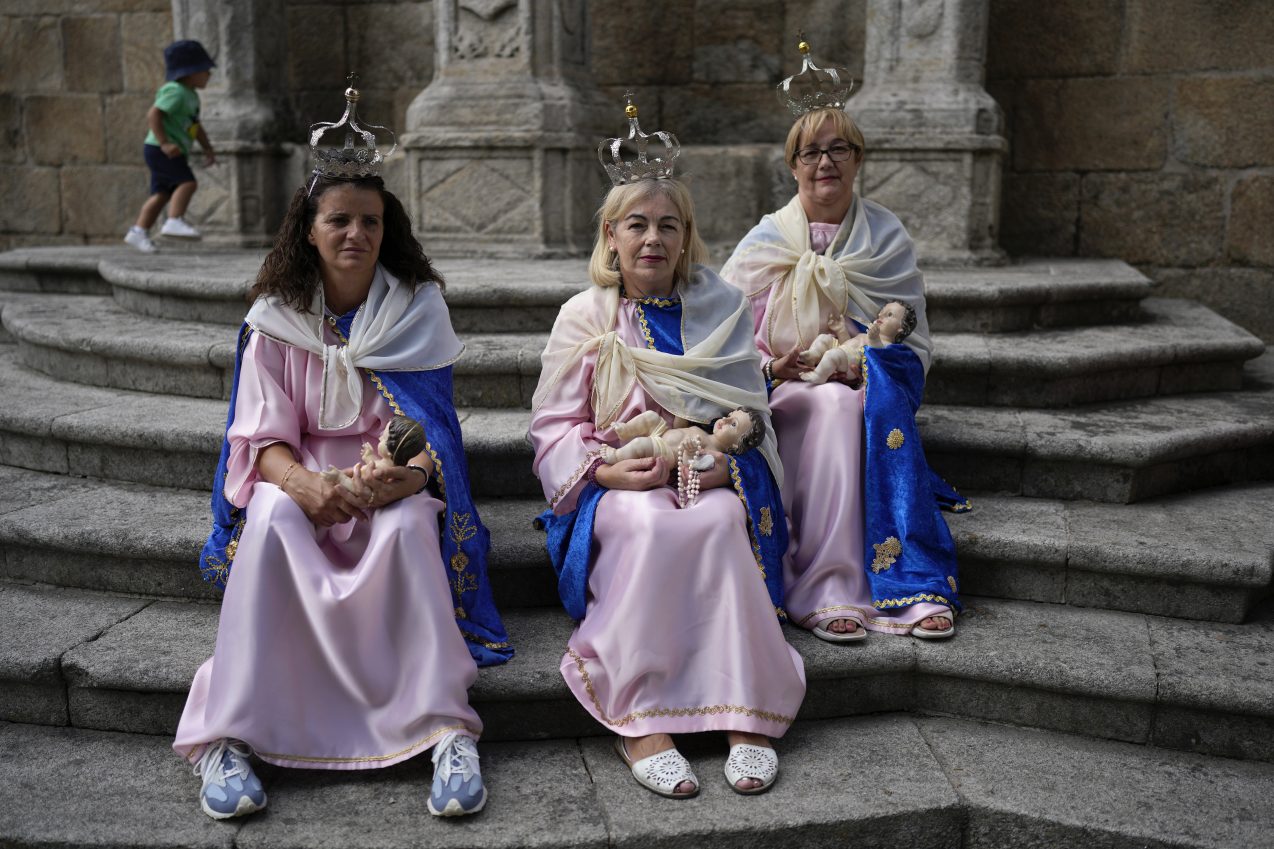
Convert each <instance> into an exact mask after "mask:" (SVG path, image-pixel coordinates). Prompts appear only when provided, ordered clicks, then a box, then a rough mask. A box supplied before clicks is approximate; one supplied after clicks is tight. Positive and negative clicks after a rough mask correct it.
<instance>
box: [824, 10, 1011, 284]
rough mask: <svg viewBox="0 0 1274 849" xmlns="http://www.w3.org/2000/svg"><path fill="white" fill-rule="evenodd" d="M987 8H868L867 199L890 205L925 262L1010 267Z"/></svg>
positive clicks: (860, 117) (856, 108)
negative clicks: (1003, 242)
mask: <svg viewBox="0 0 1274 849" xmlns="http://www.w3.org/2000/svg"><path fill="white" fill-rule="evenodd" d="M988 6H989V0H869V5H868V9H867V49H866V57H865V63H864V70H863V77H864V84H865V85H864V88H863V90H862V92H861V93H860V94H859V95H858V96H857V97H855V98H853V99H852V100H851V101H850V103H849V106H848V109H849V111H850V112H851V113H852V114H853V116H854V119H855V120H856V121H857V122H858V123H859V125H860V126H861V127H862V130H863V134H864V135H865V136H866V138H867V149H868V154H867V159H866V161H865V162H864V163H863V168H862V174H861V178H860V179H861V180H862V187H863V194H864V195H865V196H866V197H869V198H872V199H873V200H876V201H879V202H880V203H882V204H884V205H885V206H887V207H889V208H890V209H891V210H893V211H894V212H895V213H897V215H898V217H899V218H901V219H902V222H903V224H904V225H905V226H906V227H907V230H908V231H909V232H910V233H911V235H912V238H914V239H915V241H916V246H917V249H918V250H919V252H920V255H921V258H922V260H923V261H926V262H928V263H929V264H944V265H971V264H990V263H998V262H1002V261H1003V259H1004V255H1003V253H1002V252H1001V251H1000V250H999V247H998V246H997V241H998V231H999V222H1000V169H1001V161H1002V159H1003V157H1004V154H1005V152H1006V151H1007V150H1008V142H1007V141H1006V140H1005V138H1004V136H1003V135H1002V133H1003V123H1004V119H1003V114H1002V113H1001V111H1000V107H999V106H998V105H997V104H996V102H995V101H994V100H992V99H991V96H990V95H989V94H987V93H986V90H985V89H984V88H983V82H984V81H985V73H986V71H985V66H986V25H987V9H988Z"/></svg>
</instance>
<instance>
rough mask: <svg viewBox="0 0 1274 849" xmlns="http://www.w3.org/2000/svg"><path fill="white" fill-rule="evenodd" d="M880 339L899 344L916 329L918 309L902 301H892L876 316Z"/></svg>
mask: <svg viewBox="0 0 1274 849" xmlns="http://www.w3.org/2000/svg"><path fill="white" fill-rule="evenodd" d="M876 324H878V325H879V326H880V338H881V339H884V340H886V341H888V342H892V343H895V344H897V343H898V342H901V341H902V340H904V339H906V338H907V337H908V336H910V335H911V331H913V330H915V329H916V308H915V307H913V306H911V305H910V304H904V303H903V302H902V301H890V302H889V303H887V304H885V307H884V309H882V310H881V311H880V313H879V314H877V316H876Z"/></svg>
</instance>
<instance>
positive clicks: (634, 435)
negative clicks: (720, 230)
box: [602, 407, 765, 472]
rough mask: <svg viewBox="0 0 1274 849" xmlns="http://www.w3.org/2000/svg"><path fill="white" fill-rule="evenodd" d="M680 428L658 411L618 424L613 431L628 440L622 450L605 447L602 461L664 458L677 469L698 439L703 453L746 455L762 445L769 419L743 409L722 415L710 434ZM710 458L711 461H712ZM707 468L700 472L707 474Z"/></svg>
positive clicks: (683, 424)
mask: <svg viewBox="0 0 1274 849" xmlns="http://www.w3.org/2000/svg"><path fill="white" fill-rule="evenodd" d="M674 424H675V425H677V426H676V427H672V428H670V427H668V424H667V422H665V421H664V420H663V419H662V418H661V417H660V415H659V414H658V413H657V412H655V411H654V410H647V411H646V412H644V413H642V414H641V415H640V416H637V417H636V418H634V419H631V420H629V421H626V422H616V423H615V424H614V425H613V426H612V429H613V430H614V431H615V435H616V436H618V437H619V438H620V439H622V440H624V445H623V446H622V447H620V448H612V447H610V446H609V445H607V446H605V447H604V448H602V462H604V463H618V462H619V461H620V460H636V459H640V458H642V457H663V458H664V459H665V460H666V461H667V462H668V465H669V466H671V467H673V468H675V467H676V464H677V455H678V453H679V452H680V450H681V448H682V447H683V445H688V444H689V443H688V441H689V440H698V442H699V445H698V446H696V447H697V448H699V449H700V450H702V451H703V452H708V451H720V452H721V453H722V454H744V453H746V452H748V451H751V450H752V449H753V448H755V447H756V446H758V445H760V444H761V440H762V439H764V438H765V420H764V419H763V418H761V414H760V413H759V412H757V411H756V410H753V409H751V408H750V407H739V408H738V409H737V410H732V411H731V412H730V413H729V415H725V416H722V417H721V418H719V419H717V420H716V422H714V423H713V425H712V431H711V432H708V431H707V430H705V429H704V428H702V427H699V426H697V425H691V424H689V422H685V421H683V420H682V419H677V420H676V421H675V422H674ZM711 459H712V458H711V457H710V456H709V457H707V460H711ZM710 468H712V466H711V465H707V466H706V467H705V468H700V469H697V471H701V472H703V471H707V470H708V469H710Z"/></svg>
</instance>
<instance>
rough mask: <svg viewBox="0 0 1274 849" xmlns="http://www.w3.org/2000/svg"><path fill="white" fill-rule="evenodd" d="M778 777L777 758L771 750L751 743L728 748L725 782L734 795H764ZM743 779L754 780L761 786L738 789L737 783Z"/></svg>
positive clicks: (737, 744)
mask: <svg viewBox="0 0 1274 849" xmlns="http://www.w3.org/2000/svg"><path fill="white" fill-rule="evenodd" d="M778 777H779V756H778V754H777V753H776V752H775V751H774V750H773V749H770V748H767V747H765V746H753V745H752V744H751V743H736V744H735V745H733V746H731V747H730V756H729V757H728V758H726V759H725V780H726V781H728V782H730V789H731V790H733V791H734V792H735V793H738V794H739V795H741V796H755V795H756V794H758V793H764V792H765V791H766V790H769V789H770V787H772V786H773V785H774V782H775V781H776V780H777V779H778ZM745 778H755V779H756V780H757V781H759V782H761V786H760V787H749V788H747V789H744V788H742V787H740V786H739V782H740V781H742V780H743V779H745Z"/></svg>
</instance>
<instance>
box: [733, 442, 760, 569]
mask: <svg viewBox="0 0 1274 849" xmlns="http://www.w3.org/2000/svg"><path fill="white" fill-rule="evenodd" d="M726 459H727V460H729V461H730V480H731V481H733V482H734V492H735V494H736V495H738V496H739V500H740V501H742V502H743V517H744V519H745V520H746V521H747V523H748V540H749V541H750V542H751V543H752V557H753V559H755V560H756V568H757V569H759V570H761V580H763V581H764V580H765V561H764V560H762V558H761V543H760V541H759V540H758V539H757V538H756V529H755V528H753V527H752V511H751V510H749V509H748V496H747V493H745V492H744V491H743V478H742V477H741V476H740V475H739V463H738V461H737V460H735V458H734V457H727V458H726Z"/></svg>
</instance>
